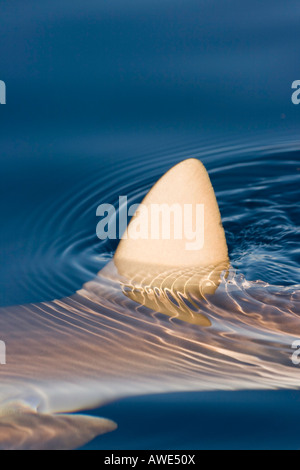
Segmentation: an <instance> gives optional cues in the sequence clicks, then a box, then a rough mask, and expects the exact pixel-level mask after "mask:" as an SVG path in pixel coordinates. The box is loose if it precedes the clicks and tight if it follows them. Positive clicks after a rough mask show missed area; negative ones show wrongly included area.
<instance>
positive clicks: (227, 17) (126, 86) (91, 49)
mask: <svg viewBox="0 0 300 470" xmlns="http://www.w3.org/2000/svg"><path fill="white" fill-rule="evenodd" d="M0 17H1V27H0V36H1V37H0V58H1V62H0V79H1V80H4V81H5V82H6V85H7V105H6V106H1V107H0V129H1V131H0V165H1V173H0V193H1V199H0V211H1V212H0V213H1V246H0V304H1V305H13V304H17V303H27V302H37V301H42V300H50V299H53V298H58V297H62V296H66V295H70V294H71V293H73V292H74V291H75V290H76V289H78V288H80V286H81V285H82V283H83V282H85V281H87V280H88V279H92V278H93V276H94V275H95V274H96V273H97V272H98V271H99V270H100V269H101V267H102V266H103V265H104V264H105V262H106V261H107V260H108V259H109V258H110V257H111V256H112V254H113V251H114V249H115V247H116V244H115V243H111V242H109V243H105V244H100V243H99V241H98V240H97V238H96V235H95V229H96V223H97V219H96V216H95V214H96V207H97V206H98V205H99V204H101V203H103V202H108V203H115V202H116V201H117V199H118V196H119V195H123V194H127V195H129V197H131V198H132V200H140V199H141V198H142V196H143V195H144V194H145V193H146V192H147V190H148V189H149V188H150V187H151V185H152V184H153V183H154V182H155V180H156V179H157V178H158V177H159V176H160V175H161V174H163V172H164V171H166V170H167V169H168V168H169V167H170V166H172V165H173V164H175V163H176V162H178V161H180V160H181V159H183V158H185V157H190V156H196V157H198V158H201V159H202V160H203V161H204V163H205V164H206V166H207V168H208V170H209V172H210V176H211V179H212V182H213V184H214V187H215V189H216V193H217V197H218V201H219V204H220V208H221V212H222V216H223V221H224V226H225V229H226V233H227V239H228V243H229V249H230V254H231V260H232V263H233V265H234V267H235V268H237V269H239V270H241V272H243V274H244V275H245V276H246V278H247V279H250V280H256V279H262V280H264V281H266V282H270V283H271V284H275V285H276V284H277V285H285V286H291V285H296V284H299V282H300V281H299V269H298V266H299V258H300V253H299V248H298V245H299V243H298V240H299V208H298V201H299V168H300V158H299V149H300V139H299V134H298V133H299V125H300V106H299V107H298V106H294V105H293V104H292V102H291V95H292V90H291V84H292V82H293V81H294V80H297V79H300V58H299V47H298V46H299V43H300V33H299V20H300V7H299V3H298V2H297V1H296V0H291V1H289V2H286V1H283V0H272V1H271V0H265V1H264V2H259V1H258V0H254V1H252V2H251V3H249V2H246V1H244V0H242V1H241V0H227V1H226V2H224V1H221V0H211V1H209V2H208V1H204V0H197V1H196V0H184V1H183V0H182V1H179V0H172V1H171V0H160V1H157V0H151V1H150V0H143V1H136V0H128V1H121V0H110V1H104V0H103V1H99V0H86V1H81V0H80V1H79V0H72V1H69V0H65V1H58V0H52V1H51V2H50V1H48V0H44V1H43V2H38V1H32V0H28V1H26V2H24V1H21V0H10V1H2V2H1V6H0ZM270 393H271V392H270ZM249 394H250V395H249V400H250V402H251V403H252V405H250V404H249V405H248V403H249V401H248V398H247V399H245V400H244V402H243V405H242V406H240V408H239V410H238V415H235V416H236V418H235V419H236V420H237V421H234V422H233V424H232V429H233V432H232V433H231V434H230V432H229V433H228V427H227V426H225V425H224V423H225V422H226V423H227V421H228V415H227V412H226V409H227V408H228V406H229V405H228V400H229V403H230V406H233V403H234V401H235V396H232V398H225V396H223V397H222V396H221V398H220V396H218V397H219V398H215V397H217V395H211V396H210V395H209V396H207V395H206V396H204V395H203V394H198V395H193V397H192V398H191V396H190V395H187V394H185V395H180V396H177V397H176V399H175V398H174V399H172V400H171V401H168V403H167V404H166V403H165V401H164V400H165V398H163V397H161V398H159V399H155V400H153V399H150V398H149V399H144V401H140V400H141V399H139V401H137V405H136V406H134V405H133V404H132V403H131V405H130V403H129V405H128V404H127V405H124V407H125V408H126V409H127V410H128V411H127V413H128V416H129V415H130V413H131V414H132V416H133V422H132V427H130V426H129V428H128V429H127V431H126V432H128V433H129V436H131V439H130V440H128V439H127V440H126V436H125V434H124V433H123V434H122V432H121V433H120V432H119V434H115V435H114V434H112V435H109V436H107V437H103V438H102V439H103V441H102V444H101V441H100V440H99V441H97V443H96V444H95V445H97V446H103V445H104V443H106V444H107V446H110V447H111V446H113V447H114V448H118V447H128V446H129V447H131V448H134V447H135V446H144V447H145V448H150V447H153V446H154V447H155V446H159V447H160V448H163V447H168V446H172V447H173V448H174V447H175V448H176V447H178V448H182V447H184V446H186V447H195V446H196V447H197V445H198V446H199V447H213V446H215V447H218V446H220V447H226V446H229V447H232V446H233V447H234V446H235V443H236V444H237V446H239V445H238V443H237V441H236V434H235V431H234V429H235V425H236V426H237V427H239V428H240V429H241V430H242V432H243V433H244V434H243V435H244V436H245V440H244V441H243V440H241V441H240V442H246V441H247V442H248V443H249V442H250V443H251V445H252V446H253V447H255V446H258V447H259V446H260V442H261V437H260V431H259V430H257V426H256V425H255V423H254V422H251V423H250V424H249V425H247V426H246V425H245V419H244V418H245V416H249V413H250V410H251V413H252V410H253V408H251V407H253V406H254V405H253V400H254V402H255V403H256V405H257V407H256V413H257V416H259V415H260V412H261V409H260V406H261V405H260V402H261V399H260V398H258V396H257V395H253V397H254V398H251V397H252V395H251V393H250V392H249ZM227 396H228V395H226V397H227ZM276 397H279V398H276V399H274V402H273V401H272V400H271V403H274V406H273V408H272V409H271V411H270V410H269V411H270V413H269V415H268V416H270V414H271V415H272V410H273V411H274V413H279V414H278V420H279V421H280V420H282V419H283V414H282V413H281V411H282V409H284V408H285V407H286V404H287V403H288V401H289V395H288V394H287V395H285V394H284V393H281V395H276ZM207 399H208V400H209V402H210V407H208V408H206V405H205V404H206V400H207ZM147 400H148V401H147ZM190 400H192V403H193V405H192V409H193V413H195V415H197V413H198V414H199V413H200V414H201V413H202V411H203V409H205V413H206V415H205V416H206V422H210V423H213V422H214V419H215V418H216V416H215V414H214V413H215V412H214V411H213V410H214V405H215V404H216V403H217V404H218V409H220V414H219V420H220V423H221V424H220V428H221V429H224V433H222V432H220V433H219V434H217V437H216V435H213V434H212V433H211V434H209V436H211V438H207V437H206V438H205V439H204V437H203V434H201V432H200V434H198V431H199V429H198V423H196V421H195V420H191V422H190V425H189V426H187V427H186V428H185V441H184V443H182V437H180V436H181V434H178V430H177V429H174V423H173V422H172V420H171V419H170V416H169V415H168V416H167V418H166V417H165V416H164V415H163V412H164V410H165V408H167V412H168V413H169V414H172V413H174V416H175V415H176V414H177V413H179V416H183V415H184V414H185V413H189V412H190V411H189V410H190V409H191V406H190V404H189V403H190ZM251 400H252V401H251ZM276 400H277V401H276ZM134 403H135V402H134ZM161 403H164V404H165V405H164V406H163V409H162V405H161ZM262 403H265V402H264V401H263V400H262ZM280 403H282V409H280ZM118 406H119V405H117V404H116V405H111V408H110V409H109V410H107V411H109V412H110V414H109V417H112V418H114V413H116V419H117V418H118V419H119V420H120V419H121V416H120V414H119V416H117V415H118V410H119V408H118ZM141 406H142V409H143V412H144V413H145V414H144V416H145V420H143V422H142V423H139V424H138V426H136V425H135V423H136V420H137V417H138V416H140V415H142V414H143V412H141V410H140V408H139V407H141ZM270 406H271V405H270ZM278 407H279V411H278ZM125 408H124V409H125ZM254 408H255V406H254ZM288 409H289V410H290V415H289V416H292V410H291V408H288ZM129 410H130V411H129ZM197 410H198V411H197ZM199 410H200V411H199ZM209 410H211V412H212V414H211V415H210V414H209ZM275 410H276V411H275ZM152 413H153V416H154V415H155V413H156V414H157V413H158V415H160V416H162V419H163V420H164V419H165V422H166V423H167V424H166V426H167V427H166V428H164V429H165V433H163V434H161V435H160V441H159V443H158V441H157V439H156V437H155V436H156V429H155V426H154V424H153V423H152V421H151V415H152ZM101 414H103V411H102V410H101ZM118 419H117V421H118ZM147 420H148V421H147ZM199 420H200V415H199ZM246 422H247V420H246ZM151 423H152V424H151ZM168 423H169V425H168ZM222 423H223V424H222ZM289 425H290V430H291V429H292V428H293V426H294V421H291V422H290V423H289V422H286V423H285V426H287V427H289ZM127 426H128V421H127ZM168 426H169V427H168ZM224 426H225V427H224ZM273 430H274V427H273V426H272V425H271V422H270V427H269V428H267V429H266V434H265V435H267V434H268V432H271V431H272V432H273ZM164 436H166V437H164ZM170 436H171V437H170ZM197 436H198V437H197ZM249 436H251V439H250V437H249ZM231 437H232V439H231ZM164 439H165V440H164ZM197 439H198V441H197ZM271 440H272V439H271ZM267 442H269V441H266V443H267ZM197 443H198V444H197ZM249 445H250V444H249ZM251 445H250V447H251ZM266 445H267V444H266ZM278 445H279V446H280V445H282V446H287V447H288V444H287V442H286V441H285V440H284V439H282V440H280V441H279V443H278Z"/></svg>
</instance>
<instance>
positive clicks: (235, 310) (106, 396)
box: [0, 159, 300, 449]
mask: <svg viewBox="0 0 300 470" xmlns="http://www.w3.org/2000/svg"><path fill="white" fill-rule="evenodd" d="M162 203H163V204H167V205H174V204H175V205H176V207H181V208H184V207H185V205H187V204H189V205H191V207H196V205H197V204H201V205H202V206H203V207H204V227H203V231H204V232H203V233H204V237H203V243H202V244H201V246H198V247H197V249H195V250H189V249H187V246H188V244H187V242H190V239H186V238H184V236H183V238H176V237H175V236H174V237H173V238H171V239H164V238H163V237H158V238H157V237H156V238H155V239H153V238H151V236H150V235H149V237H144V238H137V237H136V236H134V237H130V236H129V235H128V234H129V233H130V232H131V233H135V234H136V232H137V227H140V226H141V225H142V224H144V219H143V213H142V212H143V211H141V210H139V209H137V211H136V213H135V214H134V216H133V218H132V220H131V221H130V223H129V226H128V231H127V233H126V234H124V236H123V237H122V239H121V241H120V243H119V245H118V248H117V250H116V252H115V255H114V257H113V259H111V261H110V262H109V263H108V264H107V266H105V267H104V268H103V269H102V270H101V271H100V272H99V273H98V275H97V276H96V278H95V279H93V280H91V281H89V282H87V283H86V284H85V285H83V286H82V288H81V289H80V290H79V291H77V292H76V293H74V295H72V296H70V297H67V298H63V299H56V300H53V301H51V302H42V303H37V304H28V305H16V306H10V307H3V308H1V309H0V339H1V341H2V344H4V345H5V354H6V360H5V363H2V364H0V448H1V449H72V448H78V447H80V446H82V445H83V444H85V443H86V442H89V441H90V440H92V439H93V438H94V437H96V436H98V435H101V434H104V433H107V432H112V431H114V430H115V429H116V428H117V423H115V422H113V421H112V420H110V419H109V417H94V416H89V414H88V413H83V410H87V409H91V408H94V407H101V405H103V404H106V403H108V402H111V401H114V400H117V399H120V398H122V397H128V396H137V395H143V394H152V393H168V392H178V391H210V390H243V389H247V390H254V389H256V390H257V389H259V390H263V389H299V385H300V370H299V367H298V368H297V367H296V366H295V365H294V364H293V362H292V360H291V357H292V354H293V353H294V351H293V350H292V349H291V345H292V344H293V342H294V341H295V340H296V339H299V338H300V321H299V313H300V309H299V306H300V293H299V291H296V290H295V289H292V288H279V287H278V286H272V285H270V284H267V283H264V282H262V281H256V282H253V281H251V282H250V281H247V280H246V279H245V278H244V277H243V275H241V274H239V273H236V272H235V270H234V269H233V267H232V266H231V265H230V260H229V255H228V248H227V243H226V237H225V232H224V229H223V226H222V220H221V214H220V211H219V207H218V203H217V200H216V196H215V193H214V189H213V187H212V184H211V181H210V178H209V175H208V173H207V171H206V169H205V167H204V166H203V164H202V163H201V162H200V161H199V160H197V159H188V160H184V161H183V162H181V163H179V164H178V165H176V166H175V167H173V168H171V169H170V170H169V171H168V172H167V173H166V174H165V175H163V176H162V177H161V179H160V180H159V181H158V182H157V183H156V184H155V185H154V186H153V188H152V189H151V190H150V192H149V193H148V194H147V195H146V197H145V199H144V201H143V202H142V205H143V207H148V208H149V207H151V206H152V204H162ZM150 225H151V224H150ZM132 228H133V229H134V230H132ZM147 231H149V234H151V227H150V226H148V227H147ZM3 362H4V361H3Z"/></svg>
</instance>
